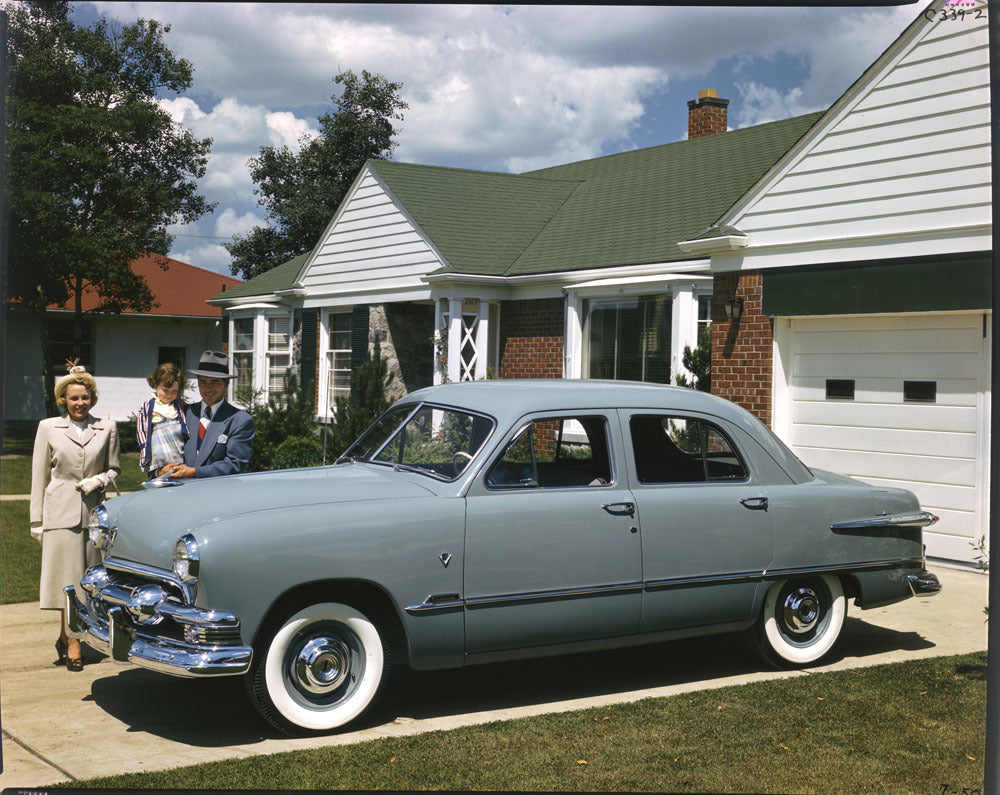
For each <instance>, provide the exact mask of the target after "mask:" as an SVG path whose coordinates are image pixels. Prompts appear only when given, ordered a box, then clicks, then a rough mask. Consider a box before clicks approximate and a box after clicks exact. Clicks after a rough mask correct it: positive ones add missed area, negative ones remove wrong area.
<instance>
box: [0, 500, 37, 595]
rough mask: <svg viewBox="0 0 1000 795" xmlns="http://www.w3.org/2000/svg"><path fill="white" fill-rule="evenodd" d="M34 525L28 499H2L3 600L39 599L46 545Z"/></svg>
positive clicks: (0, 572) (0, 560) (0, 574)
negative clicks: (34, 531)
mask: <svg viewBox="0 0 1000 795" xmlns="http://www.w3.org/2000/svg"><path fill="white" fill-rule="evenodd" d="M30 526H31V523H30V521H29V519H28V501H27V500H11V501H6V500H5V501H3V502H0V604H5V605H6V604H11V603H14V602H34V601H36V600H37V599H38V579H39V576H40V575H41V570H42V545H41V544H39V543H38V542H37V541H35V539H34V538H32V537H31V532H30V530H29V528H30Z"/></svg>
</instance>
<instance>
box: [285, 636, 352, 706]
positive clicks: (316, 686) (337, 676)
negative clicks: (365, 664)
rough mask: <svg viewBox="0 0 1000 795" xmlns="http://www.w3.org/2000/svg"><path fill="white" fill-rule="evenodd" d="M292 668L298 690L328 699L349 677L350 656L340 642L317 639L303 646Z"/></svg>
mask: <svg viewBox="0 0 1000 795" xmlns="http://www.w3.org/2000/svg"><path fill="white" fill-rule="evenodd" d="M293 667H294V671H295V681H296V682H297V683H298V685H299V687H301V688H302V689H303V690H304V691H305V692H307V693H311V694H313V695H317V696H322V695H326V694H328V693H331V692H333V691H334V690H336V689H337V688H338V687H340V686H341V685H342V684H343V683H344V681H345V680H346V679H347V678H348V676H350V674H351V652H350V650H349V649H348V648H347V645H346V644H345V643H344V642H343V641H340V640H338V639H337V638H331V637H327V636H325V635H323V636H318V637H315V638H312V639H310V640H309V641H308V642H307V643H306V644H304V645H303V646H302V648H301V649H300V650H299V653H298V654H297V655H296V657H295V660H294V663H293Z"/></svg>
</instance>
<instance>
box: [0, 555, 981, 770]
mask: <svg viewBox="0 0 1000 795" xmlns="http://www.w3.org/2000/svg"><path fill="white" fill-rule="evenodd" d="M929 568H931V569H932V570H933V571H935V572H936V573H937V574H938V575H939V577H940V578H941V582H942V583H943V585H944V589H943V591H942V592H941V593H940V594H938V595H937V596H935V597H932V598H928V599H909V600H907V601H906V602H903V603H900V604H897V605H893V606H890V607H887V608H880V609H875V610H870V611H865V612H862V611H861V610H858V609H857V608H855V607H853V606H851V607H850V608H849V610H848V619H847V622H846V624H845V626H844V632H843V635H842V638H841V641H840V643H839V644H838V646H837V649H836V651H835V654H834V655H833V656H832V657H831V658H828V661H827V663H826V664H825V665H822V666H817V667H815V668H811V669H808V670H806V671H793V672H787V671H785V672H781V671H772V670H764V668H763V667H762V666H761V664H759V663H758V662H757V661H756V659H755V658H754V657H753V656H751V655H750V654H749V653H748V652H747V651H745V650H744V647H743V644H742V642H741V638H739V637H738V636H733V635H728V636H719V637H715V638H703V639H698V640H686V641H675V642H673V643H662V644H657V645H653V646H646V647H640V648H635V649H627V650H621V651H614V652H597V653H592V654H576V655H569V656H563V657H553V658H547V659H542V660H531V661H527V662H519V663H504V664H495V665H484V666H472V667H470V668H467V669H460V670H458V671H444V672H433V673H414V672H410V671H406V672H404V673H402V674H401V675H400V676H399V677H398V678H397V680H396V681H395V683H394V684H393V686H392V687H391V688H390V691H389V692H388V693H387V697H386V698H384V699H383V700H382V702H381V706H380V707H379V709H378V711H377V713H376V714H374V715H373V716H372V717H371V718H370V720H369V723H368V724H367V725H365V726H363V727H361V728H358V729H356V730H355V731H352V732H349V733H345V734H339V735H332V736H328V737H319V738H308V739H295V738H288V737H284V736H281V735H279V734H278V733H276V732H274V731H272V730H271V729H270V728H269V727H268V726H267V725H266V724H265V723H264V722H263V721H262V720H261V719H259V718H258V717H257V715H256V713H255V712H254V710H253V709H252V707H250V705H249V702H248V701H247V699H246V697H245V695H244V692H243V684H242V681H240V680H237V679H228V678H224V679H216V680H211V681H206V680H186V679H176V678H173V677H169V676H163V675H160V674H154V673H152V672H149V671H145V670H143V669H141V668H137V667H135V666H118V665H115V664H114V663H112V662H111V661H110V660H109V659H108V658H105V657H101V656H100V655H98V654H96V653H94V652H91V653H90V656H89V657H88V662H89V664H88V665H87V666H86V668H85V669H84V671H83V672H82V673H69V672H68V671H66V669H65V668H58V667H56V666H54V665H53V664H52V663H53V660H54V659H55V656H56V655H55V649H54V648H53V643H54V641H55V638H56V636H57V635H58V633H59V627H58V620H57V614H55V613H52V612H48V611H46V612H42V611H40V610H38V605H37V603H29V604H18V605H7V606H2V607H0V720H2V729H3V736H2V746H0V748H2V753H3V772H2V773H0V787H2V788H4V789H6V788H18V789H25V788H32V789H35V788H39V787H43V786H46V785H49V784H55V783H57V782H71V781H73V780H76V779H86V778H92V777H95V776H102V775H112V774H115V773H123V772H133V771H143V770H160V769H165V768H172V767H179V766H181V765H189V764H195V763H199V762H211V761H215V760H220V759H229V758H234V757H243V756H253V755H257V754H271V753H278V752H281V751H291V750H297V749H301V748H315V747H320V746H328V745H341V744H345V743H356V742H361V741H363V740H371V739H375V738H379V737H389V736H400V735H407V734H416V733H419V732H425V731H432V730H436V729H449V728H454V727H457V726H467V725H471V724H476V723H485V722H488V721H494V720H504V719H509V718H519V717H524V716H528V715H537V714H540V713H545V712H561V711H566V710H572V709H582V708H585V707H591V706H600V705H605V704H613V703H620V702H626V701H636V700H638V699H642V698H649V697H651V696H668V695H673V694H676V693H683V692H687V691H691V690H703V689H708V688H715V687H723V686H726V685H733V684H741V683H745V682H756V681H762V680H765V679H775V678H781V677H789V676H805V675H808V674H809V673H811V672H818V671H833V670H840V669H844V668H856V667H861V666H867V665H878V664H881V663H889V662H898V661H901V660H908V659H914V658H917V657H933V656H938V655H947V654H960V653H965V652H972V651H978V650H982V649H985V648H986V624H985V623H984V620H983V619H984V616H983V612H982V610H983V607H984V606H985V605H986V602H987V584H988V581H987V577H986V576H985V575H983V574H981V573H977V572H973V571H966V570H958V569H946V568H941V567H935V566H933V565H932V566H930V567H929Z"/></svg>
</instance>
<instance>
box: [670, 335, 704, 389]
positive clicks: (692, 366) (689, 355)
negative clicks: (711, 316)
mask: <svg viewBox="0 0 1000 795" xmlns="http://www.w3.org/2000/svg"><path fill="white" fill-rule="evenodd" d="M681 361H682V362H683V363H684V366H685V367H686V368H687V369H688V370H689V371H690V373H691V378H692V379H693V383H688V380H687V376H685V375H684V374H683V373H678V374H677V375H676V376H674V381H675V382H676V383H677V386H686V387H689V388H691V389H697V390H698V391H700V392H711V391H712V325H711V324H710V323H707V324H705V325H704V326H702V327H701V329H700V330H699V331H698V347H697V348H695V349H694V350H691V346H690V345H685V346H684V355H683V357H682V358H681Z"/></svg>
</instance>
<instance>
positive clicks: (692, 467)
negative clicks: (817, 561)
mask: <svg viewBox="0 0 1000 795" xmlns="http://www.w3.org/2000/svg"><path fill="white" fill-rule="evenodd" d="M621 415H622V426H623V435H624V436H625V437H626V439H627V444H628V447H629V459H628V460H629V470H630V478H631V480H632V486H633V492H634V494H635V501H636V505H637V508H638V515H639V521H640V527H641V529H642V533H641V535H642V554H643V573H644V580H645V594H644V598H643V608H642V624H641V631H643V632H654V631H658V630H669V629H681V628H684V627H690V626H703V625H709V624H722V623H727V622H734V621H744V620H746V619H747V618H749V616H750V610H751V607H752V605H753V601H754V595H755V592H756V590H757V588H758V586H759V584H760V582H761V575H762V572H763V571H764V569H765V568H766V567H767V565H768V563H769V562H770V560H771V556H772V551H773V530H772V525H771V515H770V514H769V513H768V496H767V490H766V488H765V487H764V486H763V485H762V484H760V483H759V482H757V481H756V480H755V477H754V473H753V472H752V471H751V470H750V468H749V465H748V458H747V457H746V455H744V454H743V453H741V451H740V450H739V449H738V448H737V447H736V445H735V444H734V443H733V438H734V436H735V434H733V433H731V432H727V431H726V430H725V424H724V423H723V421H722V420H717V419H712V418H708V417H703V416H699V415H694V414H685V413H684V412H665V411H663V412H661V411H648V410H643V411H632V412H625V411H623V412H621Z"/></svg>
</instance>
